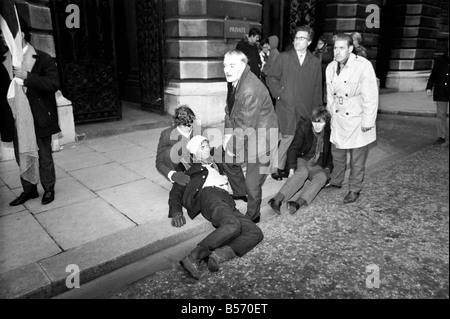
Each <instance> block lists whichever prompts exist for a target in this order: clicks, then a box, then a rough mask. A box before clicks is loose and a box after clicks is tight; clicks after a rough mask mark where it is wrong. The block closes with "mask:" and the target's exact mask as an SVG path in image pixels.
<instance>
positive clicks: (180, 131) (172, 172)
mask: <svg viewBox="0 0 450 319" xmlns="http://www.w3.org/2000/svg"><path fill="white" fill-rule="evenodd" d="M177 131H178V132H179V133H180V134H181V135H183V136H184V137H185V138H187V139H188V140H190V139H191V133H192V131H191V132H190V133H186V132H184V131H183V130H182V129H181V128H180V127H179V126H177ZM175 173H176V171H170V172H169V174H167V178H168V179H169V181H171V182H172V184H173V183H174V181H173V180H172V176H173V174H175Z"/></svg>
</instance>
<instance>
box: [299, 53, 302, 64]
mask: <svg viewBox="0 0 450 319" xmlns="http://www.w3.org/2000/svg"><path fill="white" fill-rule="evenodd" d="M299 59H300V66H302V65H303V61H302V59H303V54H302V55H300V57H299Z"/></svg>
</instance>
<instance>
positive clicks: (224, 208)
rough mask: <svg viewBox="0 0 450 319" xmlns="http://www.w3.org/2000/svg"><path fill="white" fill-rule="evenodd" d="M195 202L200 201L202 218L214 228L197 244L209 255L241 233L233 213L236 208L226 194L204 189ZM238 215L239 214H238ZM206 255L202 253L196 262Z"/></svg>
mask: <svg viewBox="0 0 450 319" xmlns="http://www.w3.org/2000/svg"><path fill="white" fill-rule="evenodd" d="M197 200H199V201H200V209H201V211H202V215H203V217H205V218H206V219H207V220H209V221H210V222H211V224H212V225H213V226H214V227H215V228H216V229H215V230H214V231H213V232H212V233H211V234H209V235H208V236H206V238H205V239H203V240H202V241H201V242H200V243H199V244H198V245H199V246H201V247H205V248H207V250H208V252H209V253H210V252H211V251H213V250H215V249H216V248H219V247H222V246H223V245H225V244H227V243H229V242H230V241H231V240H232V239H233V238H235V237H236V236H238V235H239V234H240V233H241V222H240V220H239V219H238V217H237V215H236V214H235V213H234V211H235V210H236V206H235V203H234V200H233V199H232V198H231V196H230V194H228V192H226V191H224V190H222V189H219V188H215V187H206V188H204V189H203V190H202V191H201V193H200V195H199V198H198V199H197ZM239 214H241V213H240V212H239ZM241 215H242V214H241ZM208 255H209V254H208V253H207V252H204V253H203V254H202V255H201V256H198V257H197V258H200V257H202V258H200V259H197V260H201V259H203V258H205V257H207V256H208Z"/></svg>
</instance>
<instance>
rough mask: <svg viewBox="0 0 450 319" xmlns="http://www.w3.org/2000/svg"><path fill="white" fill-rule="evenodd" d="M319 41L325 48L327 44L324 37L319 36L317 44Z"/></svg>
mask: <svg viewBox="0 0 450 319" xmlns="http://www.w3.org/2000/svg"><path fill="white" fill-rule="evenodd" d="M319 41H322V42H323V44H324V45H325V46H327V44H328V41H327V38H326V37H325V36H321V37H320V38H319V40H317V43H319Z"/></svg>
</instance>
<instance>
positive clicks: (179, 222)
mask: <svg viewBox="0 0 450 319" xmlns="http://www.w3.org/2000/svg"><path fill="white" fill-rule="evenodd" d="M184 224H186V218H184V216H183V214H180V215H176V216H173V217H172V226H173V227H183V226H184Z"/></svg>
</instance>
